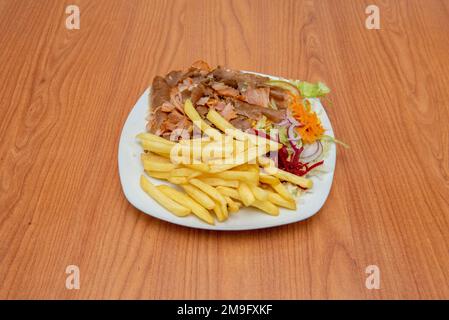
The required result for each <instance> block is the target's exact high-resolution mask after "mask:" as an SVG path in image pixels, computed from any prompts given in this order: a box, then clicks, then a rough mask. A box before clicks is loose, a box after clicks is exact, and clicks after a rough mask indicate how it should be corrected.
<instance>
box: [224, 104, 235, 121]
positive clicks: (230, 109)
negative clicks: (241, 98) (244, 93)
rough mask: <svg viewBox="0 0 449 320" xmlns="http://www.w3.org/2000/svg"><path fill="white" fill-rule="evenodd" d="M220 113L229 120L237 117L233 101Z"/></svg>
mask: <svg viewBox="0 0 449 320" xmlns="http://www.w3.org/2000/svg"><path fill="white" fill-rule="evenodd" d="M220 114H221V116H222V117H223V118H225V119H226V120H227V121H229V120H232V119H235V118H237V114H236V113H235V109H234V106H233V105H232V104H231V103H227V104H226V106H225V107H224V108H223V110H221V112H220Z"/></svg>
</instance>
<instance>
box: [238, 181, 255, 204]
mask: <svg viewBox="0 0 449 320" xmlns="http://www.w3.org/2000/svg"><path fill="white" fill-rule="evenodd" d="M237 190H238V192H239V196H240V199H242V202H243V204H244V205H245V206H247V207H249V206H250V205H251V204H252V203H253V202H254V201H256V198H255V197H254V194H253V193H252V192H251V189H250V188H249V186H248V185H247V184H246V183H244V182H242V183H240V185H239V187H238V189H237Z"/></svg>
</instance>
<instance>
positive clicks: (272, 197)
mask: <svg viewBox="0 0 449 320" xmlns="http://www.w3.org/2000/svg"><path fill="white" fill-rule="evenodd" d="M267 193H268V200H269V201H270V202H272V203H274V204H275V205H277V206H280V207H284V208H287V209H291V210H296V201H294V200H293V201H288V200H286V199H284V198H283V197H282V196H281V195H280V194H278V193H274V192H271V191H267Z"/></svg>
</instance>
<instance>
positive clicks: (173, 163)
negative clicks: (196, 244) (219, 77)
mask: <svg viewBox="0 0 449 320" xmlns="http://www.w3.org/2000/svg"><path fill="white" fill-rule="evenodd" d="M184 111H185V114H186V115H187V116H188V117H189V119H190V120H192V122H194V125H195V126H197V127H199V128H200V129H201V131H203V132H204V133H206V134H207V135H208V137H207V138H193V139H189V140H181V141H180V142H173V141H169V140H166V139H164V138H162V137H159V136H156V135H153V134H150V133H142V134H139V135H137V139H138V140H139V142H140V144H141V145H142V148H143V150H144V151H145V152H144V153H142V155H141V162H142V165H143V168H144V170H145V173H146V174H147V175H148V176H150V177H152V178H156V179H161V180H166V181H168V182H170V183H172V184H173V185H178V187H177V188H175V187H170V186H168V185H159V186H155V185H153V184H152V183H151V182H150V181H149V180H148V179H147V178H145V176H144V175H142V176H141V178H140V185H141V187H142V189H143V190H144V191H145V192H146V193H147V194H148V195H149V196H150V197H152V198H154V199H155V200H156V201H157V202H158V203H160V204H161V205H162V206H163V207H164V208H166V209H167V210H169V211H170V212H172V213H173V214H175V215H176V216H179V217H185V216H188V215H190V214H193V215H195V216H196V217H198V218H199V219H201V220H202V221H204V222H206V223H208V224H211V225H213V224H214V223H215V219H216V220H218V221H219V222H222V221H225V220H227V219H228V218H229V217H230V213H237V212H238V211H239V210H240V208H241V207H254V208H257V209H259V210H261V211H263V212H265V213H267V214H269V215H272V216H277V215H279V207H283V208H287V209H290V210H296V200H295V198H294V197H293V196H292V195H291V194H290V192H289V191H288V190H287V189H286V187H285V186H284V184H283V183H282V182H281V181H287V182H290V183H293V184H296V185H298V186H300V187H302V188H311V187H312V181H311V180H310V179H307V178H305V177H299V176H296V175H294V174H292V173H289V172H286V171H283V170H280V169H278V168H277V167H276V166H275V165H274V162H273V161H272V160H271V159H270V158H268V157H266V156H265V155H266V154H267V153H268V152H269V151H272V150H278V149H279V148H280V146H281V144H279V143H277V142H275V141H272V140H269V139H265V138H262V137H259V136H255V135H252V134H249V133H246V132H243V131H241V130H238V129H236V128H234V127H233V126H232V124H231V123H229V122H228V121H227V120H225V119H224V118H223V117H222V116H221V115H220V114H219V113H218V112H216V111H215V110H214V109H210V111H209V113H208V114H207V119H208V120H209V121H210V122H211V123H212V124H213V125H214V126H215V127H216V128H218V129H219V130H217V129H215V128H213V127H211V126H210V125H209V124H208V123H207V121H204V120H203V119H202V118H201V116H200V115H199V114H198V112H197V111H196V109H195V108H194V106H193V105H192V103H191V101H190V100H187V101H186V102H185V105H184ZM220 130H221V131H222V132H220ZM261 169H262V170H261Z"/></svg>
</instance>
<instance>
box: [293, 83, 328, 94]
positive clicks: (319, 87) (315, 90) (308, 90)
mask: <svg viewBox="0 0 449 320" xmlns="http://www.w3.org/2000/svg"><path fill="white" fill-rule="evenodd" d="M297 87H298V89H299V91H301V95H302V96H303V97H306V98H316V97H324V96H325V95H326V94H328V93H329V92H330V91H331V90H330V89H329V88H328V87H327V86H326V85H325V84H324V83H322V82H317V83H310V82H307V81H300V82H299V83H298V84H297Z"/></svg>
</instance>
